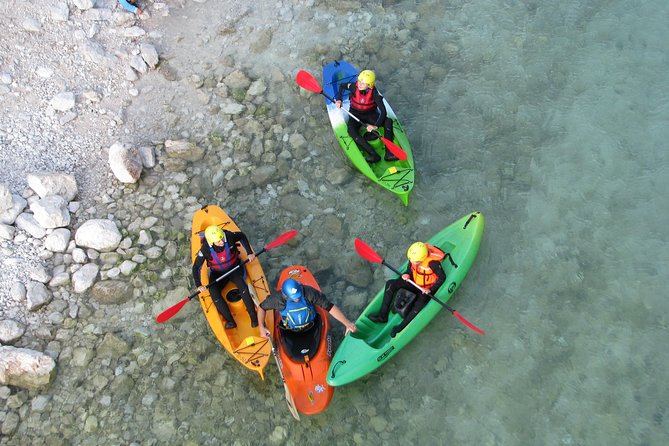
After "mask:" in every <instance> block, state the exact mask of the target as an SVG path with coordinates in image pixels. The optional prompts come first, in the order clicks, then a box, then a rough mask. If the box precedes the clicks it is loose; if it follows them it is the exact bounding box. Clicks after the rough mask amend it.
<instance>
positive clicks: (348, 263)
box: [340, 254, 373, 288]
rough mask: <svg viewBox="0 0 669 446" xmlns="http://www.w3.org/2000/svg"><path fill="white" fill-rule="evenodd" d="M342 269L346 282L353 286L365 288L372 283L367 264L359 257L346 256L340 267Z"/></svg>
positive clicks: (370, 272) (371, 273) (371, 274)
mask: <svg viewBox="0 0 669 446" xmlns="http://www.w3.org/2000/svg"><path fill="white" fill-rule="evenodd" d="M340 267H342V268H343V269H344V276H345V277H346V280H348V281H349V282H351V283H352V284H353V285H355V286H357V287H360V288H366V287H368V286H369V285H370V284H371V283H372V279H373V272H372V270H371V269H370V266H369V262H366V261H364V260H362V259H361V258H360V257H359V256H356V255H352V254H347V255H345V256H344V259H342V263H341V265H340Z"/></svg>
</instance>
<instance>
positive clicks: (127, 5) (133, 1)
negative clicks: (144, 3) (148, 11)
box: [118, 0, 142, 15]
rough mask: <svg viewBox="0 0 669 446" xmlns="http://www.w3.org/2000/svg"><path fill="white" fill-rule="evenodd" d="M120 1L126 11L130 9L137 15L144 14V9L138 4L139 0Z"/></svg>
mask: <svg viewBox="0 0 669 446" xmlns="http://www.w3.org/2000/svg"><path fill="white" fill-rule="evenodd" d="M118 2H119V4H120V5H121V6H123V9H125V10H126V11H130V12H132V13H133V14H137V15H141V14H142V10H141V9H139V7H138V6H137V0H118Z"/></svg>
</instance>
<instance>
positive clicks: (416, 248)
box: [407, 242, 427, 262]
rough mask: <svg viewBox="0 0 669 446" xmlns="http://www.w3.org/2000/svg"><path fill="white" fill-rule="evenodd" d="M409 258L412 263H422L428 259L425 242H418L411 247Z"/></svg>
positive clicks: (408, 252)
mask: <svg viewBox="0 0 669 446" xmlns="http://www.w3.org/2000/svg"><path fill="white" fill-rule="evenodd" d="M407 257H408V258H409V261H411V262H422V261H423V260H425V257H427V246H425V243H423V242H416V243H414V244H413V245H411V246H409V250H408V251H407Z"/></svg>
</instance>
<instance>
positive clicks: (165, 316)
mask: <svg viewBox="0 0 669 446" xmlns="http://www.w3.org/2000/svg"><path fill="white" fill-rule="evenodd" d="M189 300H190V299H188V298H186V299H184V300H182V301H181V302H179V303H178V304H176V305H173V306H171V307H169V308H168V309H167V310H165V311H163V312H162V313H160V314H159V315H158V317H156V322H158V323H159V324H162V323H163V322H166V321H168V320H170V319H172V316H174V315H175V314H177V313H178V312H179V311H180V310H181V309H182V308H183V306H184V305H186V304H187V303H188V301H189Z"/></svg>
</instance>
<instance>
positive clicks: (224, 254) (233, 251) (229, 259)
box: [193, 225, 258, 328]
mask: <svg viewBox="0 0 669 446" xmlns="http://www.w3.org/2000/svg"><path fill="white" fill-rule="evenodd" d="M237 243H241V244H242V246H243V247H244V249H245V250H246V252H247V253H248V261H249V262H252V261H253V259H255V257H256V256H255V254H253V251H252V250H251V245H250V244H249V240H248V238H246V235H245V234H244V233H243V232H230V231H225V230H223V229H221V228H219V227H218V226H215V225H213V226H207V228H206V229H205V230H204V239H203V240H202V247H201V248H200V250H199V251H198V253H197V257H195V262H193V279H195V285H196V286H197V289H198V291H199V292H200V293H204V292H206V291H207V288H206V287H205V286H203V285H202V280H201V279H200V273H201V271H202V266H203V265H204V262H205V260H206V262H207V266H208V267H209V283H210V284H211V286H210V287H209V294H210V295H211V298H212V299H213V301H214V305H215V306H216V309H218V312H219V313H221V316H223V318H224V319H225V321H226V324H225V328H235V327H237V324H236V323H235V321H234V319H233V317H232V313H230V308H229V307H228V304H227V302H226V301H225V299H224V298H223V296H222V295H221V291H222V290H223V288H224V287H225V285H226V284H227V283H228V281H230V280H232V281H233V282H234V283H235V285H236V286H237V289H238V290H239V292H240V294H241V296H242V300H243V301H244V305H246V311H248V312H249V316H250V317H251V326H252V327H257V326H258V319H256V310H255V306H254V305H253V299H252V298H251V293H249V289H248V286H247V285H246V280H245V277H246V270H245V269H244V268H243V267H241V268H237V269H236V270H235V271H234V272H232V273H231V274H230V275H229V276H227V277H226V278H225V279H222V280H220V281H219V282H216V283H214V281H215V280H216V279H217V278H218V277H221V276H222V275H224V274H225V273H226V272H227V271H230V270H231V269H232V268H234V267H235V266H237V265H239V264H241V259H240V257H239V251H238V250H237Z"/></svg>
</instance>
